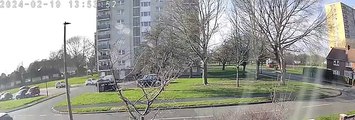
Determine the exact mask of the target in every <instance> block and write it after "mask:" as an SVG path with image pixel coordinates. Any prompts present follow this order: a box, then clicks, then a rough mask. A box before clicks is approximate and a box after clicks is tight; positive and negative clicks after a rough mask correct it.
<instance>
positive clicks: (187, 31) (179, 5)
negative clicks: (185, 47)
mask: <svg viewBox="0 0 355 120" xmlns="http://www.w3.org/2000/svg"><path fill="white" fill-rule="evenodd" d="M222 2H223V0H189V1H187V0H173V1H171V2H169V3H170V4H169V5H168V7H167V8H166V9H167V10H166V15H167V16H168V17H167V19H169V20H170V21H169V22H168V23H166V25H167V26H172V27H173V28H174V29H176V30H177V31H176V32H177V33H176V34H178V36H179V38H180V39H181V40H185V41H186V42H187V43H188V44H189V46H190V47H191V49H192V50H193V51H194V52H195V53H196V55H197V56H198V57H199V59H200V61H201V62H202V66H203V67H202V68H203V72H202V78H203V84H205V85H207V84H208V80H207V73H208V59H209V57H208V47H209V43H210V40H211V39H212V37H213V36H214V34H215V33H216V32H218V30H219V29H218V28H219V19H220V17H221V15H222V12H223V10H224V7H223V4H222Z"/></svg>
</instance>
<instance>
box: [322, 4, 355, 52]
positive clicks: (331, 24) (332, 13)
mask: <svg viewBox="0 0 355 120" xmlns="http://www.w3.org/2000/svg"><path fill="white" fill-rule="evenodd" d="M325 8H326V15H327V29H328V38H329V46H330V47H331V48H346V46H347V45H350V46H351V47H355V9H353V8H352V7H350V6H348V5H346V4H344V3H341V2H336V3H332V4H328V5H326V6H325Z"/></svg>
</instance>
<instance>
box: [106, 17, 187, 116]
mask: <svg viewBox="0 0 355 120" xmlns="http://www.w3.org/2000/svg"><path fill="white" fill-rule="evenodd" d="M174 31H175V29H170V28H167V27H164V26H163V25H162V24H160V23H157V24H155V25H154V26H153V27H152V28H151V30H150V32H149V33H147V35H146V36H145V39H146V40H147V42H146V43H144V44H141V46H139V47H140V48H141V49H142V50H141V51H140V52H137V53H136V55H135V56H136V57H135V58H136V60H135V62H134V65H133V70H132V71H131V72H130V73H129V74H128V75H132V76H133V79H135V80H137V79H138V78H139V76H141V75H146V74H156V76H157V77H158V79H159V80H161V81H160V82H159V84H157V85H151V86H148V87H145V86H139V88H140V90H141V94H140V95H141V96H140V97H139V98H138V99H129V98H127V97H126V95H125V88H124V87H123V86H120V88H119V89H117V93H118V96H119V97H120V99H122V101H123V102H124V103H125V106H126V108H127V110H128V113H129V114H130V116H131V118H132V119H135V120H136V119H141V120H144V119H145V117H146V116H147V115H148V114H150V113H151V112H152V110H153V109H154V108H152V105H153V104H154V103H155V102H156V100H157V98H158V96H159V95H160V94H161V93H162V92H163V91H164V89H165V87H166V86H168V85H169V84H170V82H171V81H173V80H175V79H176V78H177V77H178V76H179V75H181V74H182V72H184V71H186V70H187V69H188V68H189V67H190V66H191V65H192V63H193V61H192V60H191V58H190V56H189V54H190V53H191V51H190V50H188V49H189V47H186V45H185V44H186V43H185V42H184V41H181V40H180V39H179V38H178V37H177V36H176V35H175V34H174V33H175V32H174ZM115 46H119V44H116V45H115ZM112 50H115V49H112ZM111 53H114V52H111ZM113 57H114V56H113ZM120 58H121V59H120ZM120 60H122V57H118V58H116V57H114V58H113V59H111V63H110V66H111V67H112V68H113V66H114V65H115V64H116V63H119V62H117V61H120ZM112 72H114V71H112ZM113 74H114V73H113ZM128 75H127V76H128ZM114 77H115V76H114ZM139 103H142V104H141V105H143V106H144V110H140V109H139V108H138V107H137V106H138V105H139Z"/></svg>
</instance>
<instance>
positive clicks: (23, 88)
mask: <svg viewBox="0 0 355 120" xmlns="http://www.w3.org/2000/svg"><path fill="white" fill-rule="evenodd" d="M28 89H30V87H28V86H22V87H20V90H28Z"/></svg>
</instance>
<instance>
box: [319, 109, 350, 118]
mask: <svg viewBox="0 0 355 120" xmlns="http://www.w3.org/2000/svg"><path fill="white" fill-rule="evenodd" d="M345 114H347V115H354V114H355V111H350V112H347V113H345ZM316 120H339V114H332V115H326V116H320V117H317V118H316Z"/></svg>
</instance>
